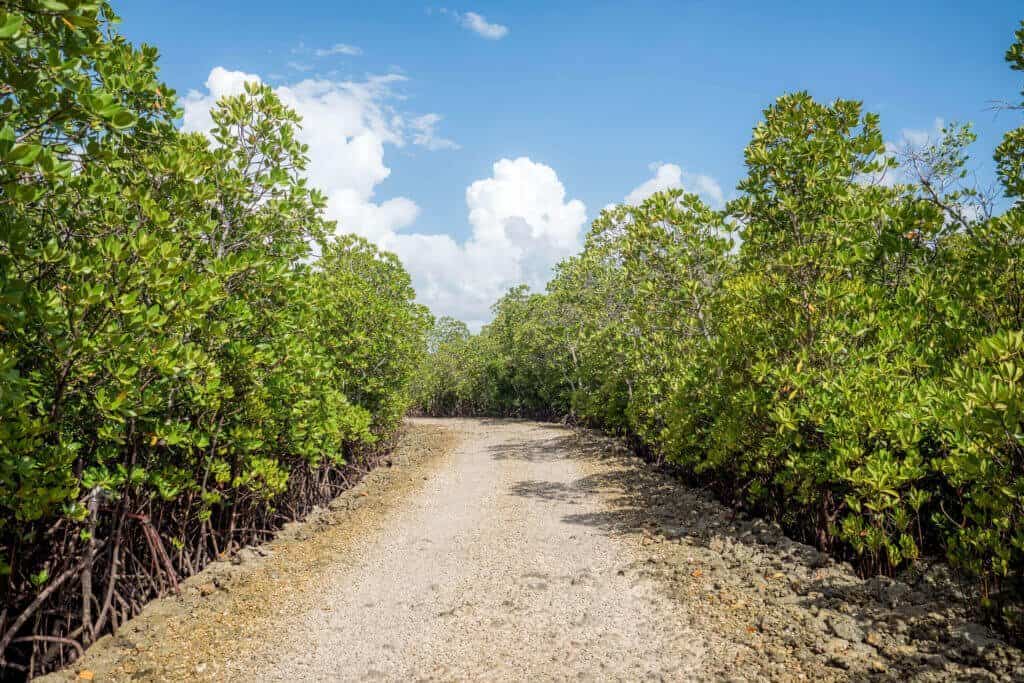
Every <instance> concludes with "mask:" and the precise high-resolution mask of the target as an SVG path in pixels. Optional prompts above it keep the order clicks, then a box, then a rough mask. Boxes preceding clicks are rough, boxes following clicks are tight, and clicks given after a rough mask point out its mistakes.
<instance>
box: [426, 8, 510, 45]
mask: <svg viewBox="0 0 1024 683" xmlns="http://www.w3.org/2000/svg"><path fill="white" fill-rule="evenodd" d="M440 12H441V14H447V15H450V16H451V17H452V18H454V19H455V21H457V22H458V23H459V26H461V27H462V28H464V29H468V30H470V31H472V32H473V33H475V34H477V35H478V36H480V37H481V38H486V39H487V40H501V39H502V38H504V37H505V36H507V35H508V26H503V25H502V24H496V23H491V22H489V21H487V18H486V17H484V16H483V15H482V14H477V13H476V12H456V11H453V10H448V9H443V8H442V9H441V10H440Z"/></svg>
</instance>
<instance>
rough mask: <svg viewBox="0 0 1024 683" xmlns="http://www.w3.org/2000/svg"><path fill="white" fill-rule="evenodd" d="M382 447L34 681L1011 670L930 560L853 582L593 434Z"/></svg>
mask: <svg viewBox="0 0 1024 683" xmlns="http://www.w3.org/2000/svg"><path fill="white" fill-rule="evenodd" d="M392 464H393V465H394V466H393V467H380V468H378V469H376V470H374V471H373V472H372V473H370V475H368V476H367V477H366V479H364V481H363V482H362V483H360V484H359V485H357V486H356V487H355V488H353V489H352V490H349V491H347V492H345V493H344V494H342V495H341V496H340V497H339V498H338V499H337V500H335V501H334V502H333V503H332V504H331V506H330V509H328V510H324V511H322V512H320V513H318V514H314V515H312V516H311V517H310V518H309V519H308V520H307V521H306V522H305V523H303V524H294V525H290V527H289V528H286V529H285V531H284V532H282V534H281V535H280V536H279V537H278V538H277V539H275V540H274V541H273V542H271V543H268V544H267V545H265V546H262V547H260V548H256V549H247V550H244V551H242V552H241V553H240V554H239V557H237V558H235V561H234V562H230V563H229V562H218V563H215V564H214V565H213V566H211V567H210V568H208V569H207V570H204V571H203V572H201V573H200V574H199V575H197V576H195V577H193V578H191V579H189V580H188V581H187V582H186V590H185V591H183V593H182V594H181V595H179V596H172V597H168V598H164V599H161V600H157V601H154V602H153V603H151V604H150V605H149V606H148V607H147V608H146V609H145V610H144V611H143V613H142V614H141V615H140V616H139V617H137V618H135V619H134V620H132V621H131V622H129V623H128V624H127V625H125V626H124V627H122V629H121V630H120V631H119V633H118V634H117V635H116V636H108V637H106V638H104V639H102V640H101V641H99V642H98V643H97V644H96V645H94V646H93V647H92V648H90V650H89V651H88V652H87V653H86V657H85V659H84V660H83V661H81V662H79V663H77V664H76V666H74V667H72V668H71V669H69V670H66V671H64V672H60V673H58V674H53V675H51V676H50V677H48V678H49V679H50V680H54V681H68V680H74V679H75V678H76V677H78V676H81V677H82V678H84V679H91V680H97V681H108V680H110V681H122V680H123V681H128V680H144V681H154V680H161V681H162V680H215V681H252V680H260V681H342V680H344V681H348V680H399V681H413V680H437V681H455V680H487V681H493V680H529V681H534V680H600V681H604V680H628V681H633V680H666V681H689V680H702V681H703V680H708V681H711V680H714V681H717V680H736V681H747V680H779V681H809V680H813V681H831V680H836V681H841V680H852V681H860V680H889V681H935V680H992V681H1009V680H1024V658H1022V656H1021V652H1020V650H1017V649H1014V648H1010V647H1008V646H1006V645H1005V644H1004V643H1002V642H1001V641H999V640H998V639H997V638H996V637H994V635H993V634H991V633H990V632H989V631H987V630H986V629H985V628H984V627H982V626H980V625H978V624H974V623H971V622H970V620H969V618H970V614H969V612H968V610H967V609H966V607H965V604H964V602H963V601H962V600H960V599H959V598H958V596H957V595H956V594H955V593H954V592H952V591H951V586H952V585H953V583H952V582H951V581H949V579H948V577H947V576H945V575H944V574H943V573H942V572H943V570H942V569H941V567H939V569H937V570H934V571H932V570H929V571H930V573H926V574H920V575H914V576H905V577H902V578H903V579H904V580H891V579H887V578H884V577H880V578H875V579H867V580H864V579H861V578H858V577H857V576H856V575H855V574H854V573H853V571H852V568H850V567H849V566H848V565H841V564H837V563H836V562H834V561H833V560H832V559H830V558H828V557H827V556H825V555H823V554H821V553H818V552H817V551H816V550H814V549H813V548H811V547H808V546H806V545H803V544H800V543H797V542H794V541H792V540H791V539H788V538H786V537H785V536H784V535H783V534H782V533H781V531H780V530H779V529H778V527H776V526H774V525H772V524H771V523H768V522H765V521H763V520H759V519H751V518H747V517H745V516H744V515H742V514H739V515H737V514H736V513H735V512H734V511H732V510H730V509H728V508H725V507H723V506H722V505H720V504H719V503H717V502H716V501H714V500H713V499H712V497H711V496H709V495H708V494H706V493H705V492H702V491H699V490H695V489H692V488H689V487H687V486H685V485H684V484H682V483H680V482H678V481H676V480H675V479H673V478H672V477H671V476H668V475H667V474H666V473H664V472H662V471H659V470H658V469H657V468H654V467H652V466H649V465H647V464H645V463H643V462H642V461H640V460H639V459H637V458H634V457H631V456H629V454H628V453H626V451H625V449H624V448H622V447H621V445H620V444H618V443H617V442H615V441H614V440H611V439H608V438H605V437H603V436H601V435H599V434H595V433H591V432H586V431H573V430H571V429H568V428H565V427H561V426H557V425H547V424H538V423H533V422H525V421H513V420H427V419H417V420H411V421H410V422H409V425H408V428H407V430H406V434H405V436H404V437H403V439H402V442H401V444H400V445H399V446H398V448H397V449H396V450H395V452H394V453H393V454H392Z"/></svg>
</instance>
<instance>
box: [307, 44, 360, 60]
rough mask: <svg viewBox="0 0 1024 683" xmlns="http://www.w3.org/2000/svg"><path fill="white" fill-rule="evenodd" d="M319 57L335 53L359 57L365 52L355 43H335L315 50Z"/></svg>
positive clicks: (330, 55)
mask: <svg viewBox="0 0 1024 683" xmlns="http://www.w3.org/2000/svg"><path fill="white" fill-rule="evenodd" d="M314 54H315V55H316V56H317V57H332V56H334V55H346V56H348V57H358V56H359V55H361V54H363V51H362V50H361V49H360V48H358V47H356V46H355V45H348V44H347V43H335V44H334V45H332V46H331V47H327V48H320V49H318V50H315V51H314Z"/></svg>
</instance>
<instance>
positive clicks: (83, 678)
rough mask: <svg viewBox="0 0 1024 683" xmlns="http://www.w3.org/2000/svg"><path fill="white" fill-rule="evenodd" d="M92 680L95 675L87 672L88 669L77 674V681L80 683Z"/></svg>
mask: <svg viewBox="0 0 1024 683" xmlns="http://www.w3.org/2000/svg"><path fill="white" fill-rule="evenodd" d="M94 678H96V674H94V673H93V672H91V671H89V670H88V669H82V670H81V671H79V672H78V680H80V681H91V680H92V679H94Z"/></svg>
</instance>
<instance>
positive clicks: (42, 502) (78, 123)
mask: <svg viewBox="0 0 1024 683" xmlns="http://www.w3.org/2000/svg"><path fill="white" fill-rule="evenodd" d="M116 20H117V18H116V16H115V15H114V13H113V12H112V11H111V8H110V7H109V6H108V5H107V4H106V3H105V2H98V1H92V0H59V1H58V0H19V1H18V2H0V672H2V673H6V674H8V675H11V674H12V672H21V675H24V674H25V673H26V672H28V673H31V672H35V673H38V672H41V671H45V670H48V669H52V668H54V667H56V666H59V665H61V664H62V663H66V662H67V661H69V659H70V658H73V657H74V656H75V653H76V652H80V644H83V645H84V644H88V643H89V642H91V641H93V640H94V639H95V638H96V637H97V636H98V635H99V634H101V633H102V632H103V631H104V629H109V627H111V626H116V625H117V624H118V623H121V622H123V621H124V620H125V619H126V618H127V617H129V616H130V615H132V614H133V613H135V612H136V611H137V610H138V609H139V608H140V606H141V605H142V604H143V603H144V602H145V601H146V600H147V599H149V598H150V597H152V596H153V595H155V594H157V593H160V592H163V591H166V590H169V589H173V588H175V587H176V586H177V582H178V580H179V578H180V577H182V576H185V575H188V574H191V573H194V572H196V571H198V570H199V569H200V568H202V567H203V566H204V565H205V564H207V563H208V562H210V561H211V559H214V558H217V557H221V556H223V555H224V554H225V553H229V552H231V551H232V550H233V549H235V548H237V547H239V546H240V545H241V544H245V543H248V542H250V541H252V540H256V539H259V538H261V537H262V536H263V535H264V534H266V533H267V530H269V529H273V528H275V527H277V526H279V525H280V523H282V522H283V521H287V520H289V519H293V518H295V517H296V516H299V515H301V514H302V513H304V512H305V511H306V510H308V509H309V508H310V507H311V506H312V505H314V504H317V503H320V502H323V501H324V500H326V499H327V498H328V497H330V496H331V494H332V492H336V490H337V488H338V487H339V486H340V485H343V484H344V483H346V482H347V481H348V479H349V478H351V477H352V476H358V474H359V471H360V470H361V469H362V468H364V467H366V466H368V465H369V464H370V461H371V459H372V457H373V455H374V453H376V452H378V450H379V449H380V448H382V447H384V446H385V445H386V444H387V442H388V440H389V438H390V437H391V435H392V434H393V432H394V430H395V429H396V427H397V426H398V424H399V422H400V420H401V418H402V416H403V415H404V413H405V411H406V408H407V406H408V396H409V391H408V388H409V380H410V377H411V374H412V371H413V370H414V369H415V367H416V366H417V364H418V357H419V356H420V355H421V354H422V348H423V345H424V334H425V333H426V331H427V329H428V328H429V325H430V322H429V315H428V314H427V313H426V311H425V309H423V308H422V307H420V306H418V305H416V304H414V303H413V302H412V298H413V292H412V289H411V285H410V281H409V277H408V275H407V274H406V272H405V271H404V269H403V268H402V266H401V264H399V263H398V262H397V261H396V260H395V259H394V258H393V257H392V256H390V255H388V254H384V253H380V252H378V251H377V250H376V249H375V248H373V247H372V246H371V245H369V244H368V243H366V242H364V241H362V240H360V239H357V238H354V237H340V238H335V237H334V231H335V226H334V225H333V224H331V223H329V222H327V221H325V220H324V218H323V215H322V209H323V207H324V199H323V197H322V196H321V195H320V194H319V193H318V192H317V191H315V190H313V189H311V188H309V187H307V185H306V183H305V181H304V180H303V177H302V172H303V169H304V167H305V164H306V149H305V148H304V147H303V146H302V145H301V144H300V143H299V142H298V141H297V140H296V131H297V128H298V126H299V124H300V122H299V121H298V118H297V116H296V115H295V114H294V112H292V111H290V110H289V109H287V108H286V107H284V106H283V105H282V104H281V102H280V101H279V100H278V99H277V98H276V97H275V95H274V94H273V92H272V91H271V90H270V89H269V88H267V87H265V86H258V85H250V86H248V87H247V89H246V92H245V93H244V94H242V95H239V96H236V97H230V98H227V99H225V100H223V101H221V102H219V103H218V105H217V108H216V111H215V112H214V122H215V129H214V130H213V131H212V133H211V138H212V139H210V138H207V137H206V136H202V135H199V134H191V135H186V134H183V133H181V132H179V131H178V130H177V129H176V127H175V126H174V121H175V119H176V118H177V117H178V116H179V112H178V110H177V109H176V104H175V96H174V93H173V92H172V91H171V90H169V89H168V88H167V87H166V86H165V85H163V84H161V83H160V81H159V80H158V78H157V63H156V62H157V54H156V51H155V50H154V49H153V48H150V47H141V48H139V47H135V46H132V45H130V44H129V43H127V42H126V41H125V40H124V39H122V38H121V37H119V36H118V35H117V34H116V32H115V31H114V24H115V23H116Z"/></svg>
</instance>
